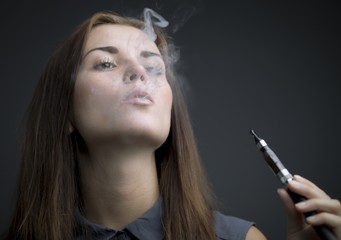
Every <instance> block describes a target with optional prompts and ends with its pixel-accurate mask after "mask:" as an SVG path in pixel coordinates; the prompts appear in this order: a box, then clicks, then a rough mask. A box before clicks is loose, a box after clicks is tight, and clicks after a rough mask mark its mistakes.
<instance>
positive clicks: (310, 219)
mask: <svg viewBox="0 0 341 240" xmlns="http://www.w3.org/2000/svg"><path fill="white" fill-rule="evenodd" d="M315 218H316V217H315V216H310V217H307V218H306V220H307V222H308V223H311V222H313V221H314V220H315Z"/></svg>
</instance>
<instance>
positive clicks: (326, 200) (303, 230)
mask: <svg viewBox="0 0 341 240" xmlns="http://www.w3.org/2000/svg"><path fill="white" fill-rule="evenodd" d="M288 188H289V190H290V191H292V192H294V193H297V194H299V195H301V196H304V197H305V198H307V200H306V201H304V202H301V203H296V204H295V203H294V202H293V201H292V200H291V198H290V196H289V194H288V192H287V191H286V190H285V189H279V190H278V194H279V196H280V198H281V199H282V201H283V203H284V205H285V207H286V209H287V215H288V239H289V240H303V239H311V240H314V239H319V237H318V236H317V234H316V233H315V230H314V229H313V227H312V226H317V225H322V224H323V225H326V226H327V227H329V228H330V229H331V230H332V231H333V232H334V234H335V236H336V238H337V239H339V240H341V204H340V201H339V200H337V199H331V198H330V197H329V196H328V195H327V194H326V193H325V192H324V191H323V190H321V189H320V188H319V187H317V186H316V185H315V184H314V183H312V182H310V181H309V180H307V179H305V178H303V177H301V176H298V175H295V176H294V177H293V181H290V182H289V185H288ZM311 211H316V212H317V214H316V215H314V216H311V217H308V218H307V219H306V221H307V223H309V224H307V223H306V222H305V221H304V216H303V213H305V212H311Z"/></svg>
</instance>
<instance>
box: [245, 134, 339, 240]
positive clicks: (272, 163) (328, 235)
mask: <svg viewBox="0 0 341 240" xmlns="http://www.w3.org/2000/svg"><path fill="white" fill-rule="evenodd" d="M250 133H251V134H252V135H253V137H254V139H255V142H256V144H257V148H258V149H259V150H260V151H261V152H262V155H263V157H264V159H265V161H266V163H267V164H268V166H269V167H270V168H271V170H272V171H273V173H274V174H275V175H276V176H277V178H278V179H279V180H280V181H281V183H282V184H283V185H284V186H285V187H287V185H288V183H289V181H291V180H292V178H293V176H292V175H291V174H290V172H289V171H288V170H287V169H286V168H285V167H284V165H283V164H282V162H281V161H280V160H279V158H278V157H277V156H276V154H275V153H274V152H273V151H272V150H271V148H270V147H269V146H268V145H267V143H266V142H265V141H264V140H263V139H261V138H259V137H258V136H257V135H256V133H255V132H254V131H253V130H250ZM287 191H288V193H289V195H290V197H291V198H292V200H293V201H294V202H295V203H297V202H302V201H305V200H306V199H305V198H304V197H303V196H300V195H298V194H296V193H294V192H292V191H290V190H289V189H287ZM315 214H316V212H308V213H305V214H304V216H305V217H309V216H312V215H315ZM314 229H315V231H316V233H317V234H318V235H319V237H320V238H321V239H322V240H336V237H335V235H334V234H333V232H332V231H331V230H330V229H329V228H328V227H326V226H323V225H322V226H314Z"/></svg>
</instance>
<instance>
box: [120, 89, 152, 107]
mask: <svg viewBox="0 0 341 240" xmlns="http://www.w3.org/2000/svg"><path fill="white" fill-rule="evenodd" d="M124 101H125V102H128V103H131V104H134V105H152V104H153V103H154V100H153V98H152V97H151V96H150V95H149V93H148V92H146V91H142V90H135V91H132V92H131V93H129V94H128V96H127V97H126V98H125V99H124Z"/></svg>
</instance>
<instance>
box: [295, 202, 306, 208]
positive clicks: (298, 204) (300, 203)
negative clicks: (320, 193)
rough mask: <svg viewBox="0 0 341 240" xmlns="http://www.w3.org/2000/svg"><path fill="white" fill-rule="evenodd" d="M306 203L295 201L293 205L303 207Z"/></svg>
mask: <svg viewBox="0 0 341 240" xmlns="http://www.w3.org/2000/svg"><path fill="white" fill-rule="evenodd" d="M306 205H307V203H305V202H299V203H296V204H295V206H296V207H298V208H303V207H305V206H306Z"/></svg>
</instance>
